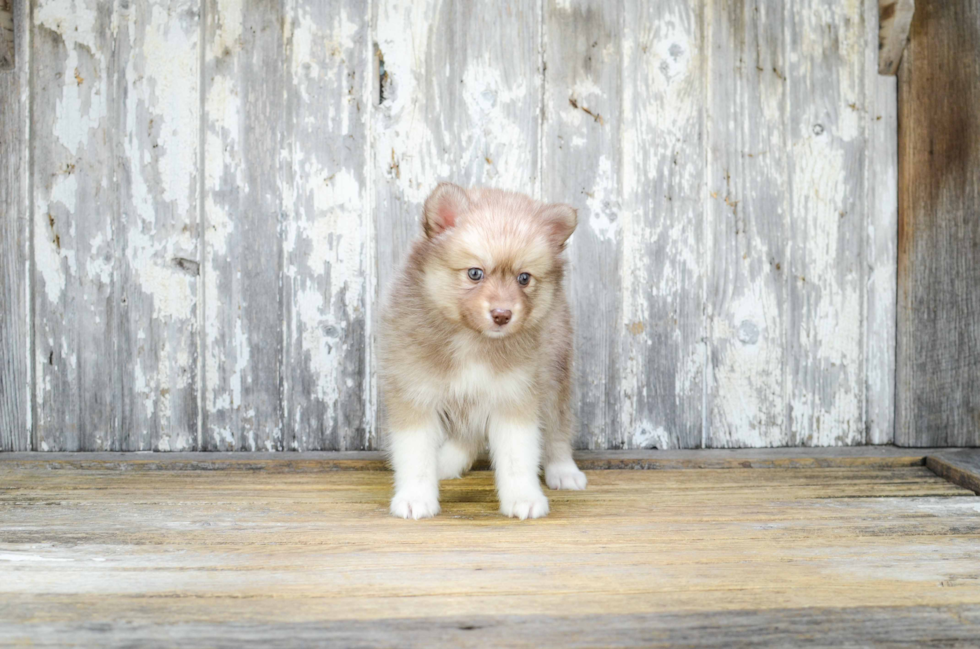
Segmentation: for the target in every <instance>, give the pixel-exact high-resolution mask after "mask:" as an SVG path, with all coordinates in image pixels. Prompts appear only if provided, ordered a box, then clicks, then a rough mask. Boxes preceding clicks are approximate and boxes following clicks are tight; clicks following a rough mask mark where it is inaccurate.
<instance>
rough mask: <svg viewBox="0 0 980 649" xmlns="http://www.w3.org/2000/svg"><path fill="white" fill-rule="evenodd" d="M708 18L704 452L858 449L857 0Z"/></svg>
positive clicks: (861, 253)
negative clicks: (784, 446)
mask: <svg viewBox="0 0 980 649" xmlns="http://www.w3.org/2000/svg"><path fill="white" fill-rule="evenodd" d="M709 12H710V17H709V20H708V23H709V24H710V25H712V26H713V29H714V30H715V31H714V32H713V33H712V35H711V37H710V38H711V43H712V45H711V47H712V49H711V55H710V61H709V65H708V67H709V73H708V91H709V94H710V96H709V99H708V105H709V107H710V108H709V113H708V115H709V117H708V134H707V138H708V142H707V156H708V169H707V173H708V181H707V182H708V198H707V206H708V209H707V215H708V220H707V224H706V227H705V236H706V238H707V240H708V244H707V250H708V260H709V264H710V267H709V270H708V272H707V277H706V281H707V283H708V291H707V293H708V294H707V299H706V306H707V309H708V322H709V352H708V353H709V360H708V371H709V373H710V382H709V384H708V390H707V401H708V405H707V408H708V413H709V416H708V430H707V433H706V437H707V445H708V446H762V445H768V444H804V445H826V444H859V443H863V442H864V441H865V425H864V423H865V422H864V409H865V405H866V404H865V387H866V386H865V379H864V376H865V367H864V355H865V349H864V346H865V338H864V322H865V319H866V313H865V310H866V305H865V301H864V299H865V287H864V283H863V282H862V281H861V278H862V277H864V276H865V273H866V268H865V257H866V255H865V250H864V242H865V238H866V231H867V229H868V225H869V220H870V219H872V218H874V217H873V216H872V215H871V214H869V212H868V205H867V200H866V187H867V184H866V180H865V179H866V176H867V170H866V166H867V165H866V159H867V158H866V156H867V155H868V146H867V140H868V132H869V128H870V122H871V119H870V118H869V117H868V103H869V96H870V97H873V96H874V94H873V92H872V89H871V88H869V85H868V84H866V83H865V78H866V74H867V68H866V59H865V57H864V56H863V54H864V53H865V51H866V47H867V45H866V44H867V42H868V39H869V38H870V35H871V31H872V30H870V29H869V28H868V26H867V25H866V22H865V15H864V8H863V6H862V5H859V4H852V5H841V4H840V3H836V2H820V1H817V0H814V1H812V2H806V3H803V4H802V5H800V4H793V5H788V4H784V3H778V2H758V3H748V4H740V3H735V4H728V3H709ZM883 299H887V297H884V298H883Z"/></svg>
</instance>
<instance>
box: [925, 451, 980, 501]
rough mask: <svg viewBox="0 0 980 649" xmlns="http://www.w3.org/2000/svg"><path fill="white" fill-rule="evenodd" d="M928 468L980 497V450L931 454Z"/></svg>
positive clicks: (928, 459)
mask: <svg viewBox="0 0 980 649" xmlns="http://www.w3.org/2000/svg"><path fill="white" fill-rule="evenodd" d="M926 466H927V467H929V469H930V470H931V471H932V472H933V473H935V474H936V475H938V476H941V477H943V478H946V479H947V480H949V481H950V482H952V483H953V484H956V485H959V486H961V487H963V488H964V489H969V490H970V491H972V492H973V493H975V494H977V495H978V496H980V450H978V449H959V450H949V451H943V452H939V453H931V454H929V456H928V457H927V458H926Z"/></svg>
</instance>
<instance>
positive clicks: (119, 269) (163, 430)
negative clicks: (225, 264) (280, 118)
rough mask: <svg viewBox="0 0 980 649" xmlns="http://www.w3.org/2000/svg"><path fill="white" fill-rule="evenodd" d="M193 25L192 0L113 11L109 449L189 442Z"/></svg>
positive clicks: (195, 143) (194, 214)
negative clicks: (113, 188)
mask: <svg viewBox="0 0 980 649" xmlns="http://www.w3.org/2000/svg"><path fill="white" fill-rule="evenodd" d="M108 28H109V27H108V26H107V29H108ZM200 29H201V23H200V7H199V4H198V3H197V2H196V1H194V0H153V1H152V2H141V3H134V4H132V5H129V6H126V5H120V7H119V13H118V15H117V16H115V23H114V26H113V30H114V41H113V42H114V44H113V56H114V59H113V60H114V62H115V64H114V67H113V69H112V70H111V74H112V79H111V83H112V84H113V86H114V88H115V90H114V93H115V96H116V97H117V100H116V102H115V105H114V106H113V108H112V110H111V112H110V120H111V122H110V123H111V124H112V126H111V133H112V138H113V140H114V143H113V157H114V164H113V167H112V169H113V172H114V173H115V174H116V183H117V188H116V191H115V201H117V209H118V214H117V219H118V220H117V222H115V223H113V224H112V226H111V230H110V231H107V232H106V233H104V236H103V237H101V238H99V240H100V241H102V240H103V239H104V240H105V241H106V243H107V244H108V245H107V246H106V247H105V248H104V249H100V250H99V251H98V252H99V256H100V257H99V260H98V263H99V264H100V265H101V267H102V268H104V269H105V272H106V274H107V275H108V276H109V277H110V280H109V281H110V283H111V285H112V294H113V300H114V303H115V305H116V307H115V308H114V309H113V311H112V316H113V321H112V323H111V324H109V326H108V330H109V331H111V332H112V333H111V335H112V341H111V342H112V346H113V355H112V359H111V360H112V363H113V367H112V373H113V388H112V389H113V391H112V394H111V397H109V398H110V399H111V402H112V405H113V409H114V411H115V420H114V422H113V423H114V424H115V426H116V427H115V428H114V429H113V430H112V431H111V433H110V434H111V435H112V438H113V439H112V448H113V449H114V450H163V451H169V450H193V449H196V448H198V439H197V434H198V414H199V413H198V405H199V404H198V395H199V378H198V343H199V338H200V336H199V330H198V280H199V273H200V247H199V235H200V231H199V228H198V225H199V223H198V221H199V219H198V198H199V192H198V185H199V183H198V180H199V177H200V166H199V162H200V155H199V144H200V128H199V127H200V119H201V112H200V91H199V85H200V84H199V82H200V78H201V74H200V52H199V47H200V38H199V36H200ZM97 238H98V237H97ZM89 263H90V264H91V263H92V262H91V261H90V262H89ZM110 269H111V270H110ZM106 360H108V359H106Z"/></svg>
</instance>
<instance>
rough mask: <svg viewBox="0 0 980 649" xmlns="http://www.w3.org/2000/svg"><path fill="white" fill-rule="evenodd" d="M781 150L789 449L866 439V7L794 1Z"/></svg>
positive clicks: (820, 0) (819, 0)
mask: <svg viewBox="0 0 980 649" xmlns="http://www.w3.org/2000/svg"><path fill="white" fill-rule="evenodd" d="M791 15H792V17H793V19H792V21H791V22H790V24H789V31H788V38H789V42H790V43H791V47H792V50H793V53H794V56H793V57H792V58H791V60H790V61H789V66H788V71H787V83H788V85H789V93H790V94H789V110H788V115H787V129H788V130H787V138H788V140H787V149H788V150H789V151H791V154H792V159H791V162H790V165H791V166H790V174H791V176H790V179H789V185H788V188H787V189H788V191H789V195H790V200H791V218H790V220H789V234H790V241H791V242H792V252H791V266H790V270H791V278H790V282H789V289H790V290H789V316H790V317H789V321H788V325H789V338H788V340H787V345H786V352H787V353H786V358H787V360H788V367H789V382H790V383H789V392H788V401H789V407H790V411H789V413H788V417H789V436H788V441H789V443H791V444H795V445H804V446H837V445H850V444H861V443H863V442H864V439H865V426H864V407H865V387H866V384H865V377H864V338H863V337H864V318H865V312H864V306H865V302H864V298H865V284H866V280H867V272H866V268H867V264H866V262H867V257H866V254H865V253H866V251H865V237H866V233H867V217H866V209H867V200H866V187H867V168H866V165H865V160H866V158H865V156H866V154H867V147H868V139H869V137H868V132H867V131H868V129H867V126H868V120H867V119H866V115H867V110H868V93H867V86H866V84H865V74H866V72H867V67H866V60H865V52H866V48H867V47H869V46H870V43H869V38H870V34H871V33H873V32H872V30H868V29H866V28H865V16H864V5H863V3H859V2H850V3H847V2H844V3H842V2H838V1H837V0H806V1H805V2H800V3H793V5H792V8H791Z"/></svg>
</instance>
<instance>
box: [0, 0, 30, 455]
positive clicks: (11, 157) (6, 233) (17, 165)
mask: <svg viewBox="0 0 980 649" xmlns="http://www.w3.org/2000/svg"><path fill="white" fill-rule="evenodd" d="M4 12H6V14H4ZM14 25H16V26H17V30H18V31H17V34H16V37H17V38H16V45H17V46H18V49H19V52H18V53H17V54H16V56H15V53H14V45H15V39H14V31H13V28H14ZM30 51H31V50H30V15H29V8H28V6H27V4H26V3H24V2H17V3H13V2H11V1H9V0H8V1H7V2H0V451H26V450H28V449H30V448H31V429H32V426H33V424H32V411H31V410H32V403H33V395H32V394H31V391H32V377H31V371H32V369H33V366H34V359H33V358H32V357H31V345H32V342H33V341H32V337H31V334H32V332H31V309H32V307H31V216H30V215H31V212H30V189H29V187H30V184H29V183H30V144H29V141H28V133H29V129H30V102H29V99H30V98H29V92H30V86H29V76H28V75H29V74H30ZM15 63H16V65H15Z"/></svg>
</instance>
